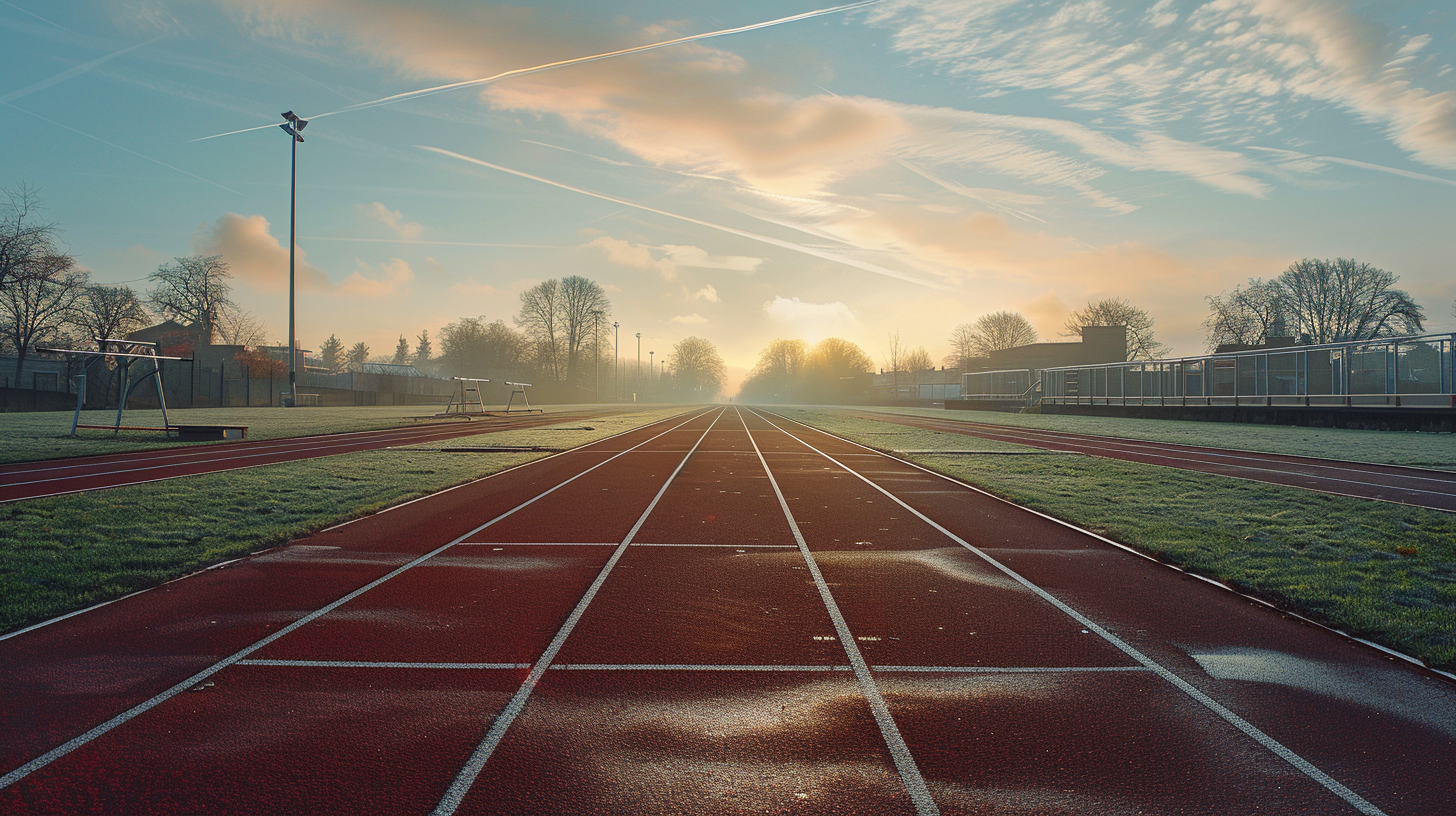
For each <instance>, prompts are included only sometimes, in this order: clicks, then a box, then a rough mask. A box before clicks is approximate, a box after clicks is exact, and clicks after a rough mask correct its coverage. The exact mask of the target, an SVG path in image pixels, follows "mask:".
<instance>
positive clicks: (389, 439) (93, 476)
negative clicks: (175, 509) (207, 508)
mask: <svg viewBox="0 0 1456 816" xmlns="http://www.w3.org/2000/svg"><path fill="white" fill-rule="evenodd" d="M586 416H588V415H586V414H570V415H569V414H549V415H544V416H533V417H530V418H516V419H499V418H492V419H487V420H478V421H470V422H452V423H450V424H448V425H422V426H417V427H408V428H387V429H384V430H379V431H355V432H353V433H340V434H326V435H322V436H299V437H293V438H291V439H270V440H260V441H257V442H228V443H224V444H220V445H201V446H188V447H181V448H174V449H172V450H151V451H138V452H136V453H116V454H109V455H106V456H82V457H76V458H74V459H53V460H49V461H44V462H20V463H16V464H12V465H0V503H3V502H10V501H17V500H19V499H38V498H43V497H45V496H59V495H63V494H66V493H80V492H82V491H85V490H100V489H102V488H107V487H122V486H124V485H132V484H141V483H143V482H155V481H159V480H161V479H175V478H177V477H179V476H195V475H197V474H199V473H215V472H217V471H219V470H236V469H238V468H245V467H256V466H258V465H273V464H277V463H279V462H292V461H295V460H298V459H313V458H315V457H319V456H335V455H337V454H340V453H354V452H356V451H365V450H376V449H378V448H388V447H391V446H395V445H418V444H420V443H422V442H443V441H445V440H447V439H456V438H458V437H462V436H471V435H473V434H484V433H494V432H496V431H508V430H514V429H517V428H531V427H535V426H538V425H555V424H557V423H560V422H570V421H572V420H576V419H582V418H584V417H586ZM590 416H599V414H591V415H590Z"/></svg>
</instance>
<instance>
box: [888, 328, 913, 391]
mask: <svg viewBox="0 0 1456 816" xmlns="http://www.w3.org/2000/svg"><path fill="white" fill-rule="evenodd" d="M908 353H909V349H907V348H906V347H905V343H904V341H902V340H901V339H900V332H899V331H895V332H891V333H890V335H889V336H888V342H887V343H886V345H885V354H884V357H882V358H881V359H882V360H883V361H884V364H885V370H887V371H889V372H890V376H891V379H892V380H893V381H894V383H895V391H894V393H896V394H899V393H900V373H901V372H902V371H904V370H905V355H906V354H908Z"/></svg>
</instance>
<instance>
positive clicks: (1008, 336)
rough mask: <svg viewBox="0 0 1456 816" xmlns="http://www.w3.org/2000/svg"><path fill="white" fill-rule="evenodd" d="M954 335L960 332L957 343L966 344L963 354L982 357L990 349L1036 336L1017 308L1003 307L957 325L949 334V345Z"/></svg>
mask: <svg viewBox="0 0 1456 816" xmlns="http://www.w3.org/2000/svg"><path fill="white" fill-rule="evenodd" d="M962 329H964V333H963V334H961V330H962ZM957 336H962V337H963V339H962V340H961V343H962V344H964V345H965V346H967V347H968V351H969V354H966V355H965V356H966V357H985V356H987V355H989V354H990V353H991V352H993V351H1003V350H1005V349H1009V348H1016V347H1017V346H1024V345H1027V344H1028V343H1035V342H1036V341H1037V339H1038V338H1037V334H1036V329H1034V328H1032V326H1031V322H1030V321H1029V320H1027V319H1026V318H1025V317H1022V315H1021V313H1020V312H1004V311H1003V312H992V313H990V314H987V315H981V316H980V317H978V318H976V320H975V322H973V323H962V324H961V325H960V326H957V327H956V332H953V333H952V334H951V343H952V345H953V346H954V345H955V344H956V340H957Z"/></svg>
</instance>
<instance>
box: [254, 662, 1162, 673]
mask: <svg viewBox="0 0 1456 816" xmlns="http://www.w3.org/2000/svg"><path fill="white" fill-rule="evenodd" d="M236 665H239V666H269V667H276V668H305V669H473V670H494V669H529V668H531V667H532V665H533V664H531V663H413V662H408V661H368V660H239V661H238V662H237V664H236ZM870 669H871V670H873V671H877V672H914V673H917V674H1078V673H1092V674H1097V673H1109V672H1111V673H1122V672H1148V673H1151V670H1150V669H1148V668H1147V667H1146V666H871V667H870ZM548 670H549V671H672V672H678V671H686V672H847V671H853V670H854V667H853V666H848V665H838V664H822V665H821V664H813V665H803V666H792V665H777V664H763V663H740V664H733V663H553V664H551V665H550V666H549V667H548Z"/></svg>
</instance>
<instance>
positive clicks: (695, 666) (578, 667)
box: [551, 663, 850, 672]
mask: <svg viewBox="0 0 1456 816" xmlns="http://www.w3.org/2000/svg"><path fill="white" fill-rule="evenodd" d="M551 668H553V669H561V670H563V671H693V672H699V671H706V672H836V671H849V670H850V668H849V666H760V665H747V664H745V665H717V664H712V663H663V664H657V663H559V664H557V665H555V666H552V667H551Z"/></svg>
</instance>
